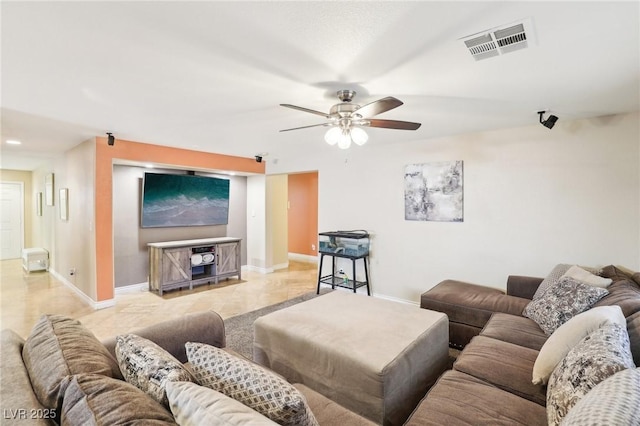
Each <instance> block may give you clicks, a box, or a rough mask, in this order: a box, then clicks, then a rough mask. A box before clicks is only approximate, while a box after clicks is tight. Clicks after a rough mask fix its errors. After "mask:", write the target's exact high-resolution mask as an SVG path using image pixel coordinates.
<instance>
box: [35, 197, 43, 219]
mask: <svg viewBox="0 0 640 426" xmlns="http://www.w3.org/2000/svg"><path fill="white" fill-rule="evenodd" d="M36 214H37V215H38V216H42V192H38V193H37V194H36Z"/></svg>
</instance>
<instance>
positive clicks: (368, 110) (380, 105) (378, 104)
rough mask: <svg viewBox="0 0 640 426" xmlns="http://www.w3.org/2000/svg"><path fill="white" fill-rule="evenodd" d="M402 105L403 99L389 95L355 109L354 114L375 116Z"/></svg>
mask: <svg viewBox="0 0 640 426" xmlns="http://www.w3.org/2000/svg"><path fill="white" fill-rule="evenodd" d="M400 105H402V101H401V100H399V99H396V98H394V97H393V96H387V97H386V98H382V99H378V100H377V101H374V102H371V103H370V104H366V105H363V106H361V107H360V108H358V109H357V110H355V111H353V114H359V115H361V116H363V117H365V118H366V117H373V116H374V115H378V114H382V113H383V112H387V111H389V110H392V109H394V108H397V107H399V106H400Z"/></svg>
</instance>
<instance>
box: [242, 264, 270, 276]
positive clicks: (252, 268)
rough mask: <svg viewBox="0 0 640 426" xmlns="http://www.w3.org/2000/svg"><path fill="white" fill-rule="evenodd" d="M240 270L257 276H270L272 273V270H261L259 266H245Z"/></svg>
mask: <svg viewBox="0 0 640 426" xmlns="http://www.w3.org/2000/svg"><path fill="white" fill-rule="evenodd" d="M242 270H243V271H251V272H257V273H259V274H270V273H271V272H273V268H262V267H260V266H253V265H245V266H243V267H242Z"/></svg>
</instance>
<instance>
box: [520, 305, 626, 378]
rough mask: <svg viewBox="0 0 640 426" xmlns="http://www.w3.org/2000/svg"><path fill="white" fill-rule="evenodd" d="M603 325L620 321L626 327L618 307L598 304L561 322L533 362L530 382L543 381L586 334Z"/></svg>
mask: <svg viewBox="0 0 640 426" xmlns="http://www.w3.org/2000/svg"><path fill="white" fill-rule="evenodd" d="M605 324H620V325H621V326H624V327H626V324H627V321H626V319H625V317H624V315H623V314H622V309H620V306H618V305H613V306H599V307H597V308H592V309H590V310H588V311H586V312H582V313H581V314H578V315H576V316H575V317H573V318H571V319H570V320H569V321H567V322H566V323H564V324H562V325H561V326H560V327H558V329H557V330H556V331H555V332H554V333H553V334H552V335H551V336H550V337H549V339H547V341H546V342H545V343H544V345H543V346H542V348H541V349H540V353H539V354H538V357H537V358H536V362H535V364H534V365H533V380H532V381H533V384H534V385H538V384H546V383H547V381H548V380H549V376H551V373H552V372H553V369H554V368H556V365H558V363H559V362H560V361H562V359H563V358H564V357H565V355H567V354H568V353H569V351H570V350H571V349H573V347H574V346H575V345H577V344H578V343H579V342H580V341H581V340H582V339H583V338H584V337H585V336H586V335H588V334H589V333H591V332H593V331H595V330H597V329H598V328H600V327H601V326H603V325H605Z"/></svg>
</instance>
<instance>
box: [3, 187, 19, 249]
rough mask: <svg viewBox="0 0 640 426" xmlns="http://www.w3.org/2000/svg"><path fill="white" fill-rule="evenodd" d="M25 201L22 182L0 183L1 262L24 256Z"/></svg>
mask: <svg viewBox="0 0 640 426" xmlns="http://www.w3.org/2000/svg"><path fill="white" fill-rule="evenodd" d="M23 199H24V196H23V186H22V183H21V182H2V183H0V204H1V205H0V260H5V259H19V258H20V257H21V256H22V247H23V235H24V229H23V214H24V213H23V205H24V203H23Z"/></svg>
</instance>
